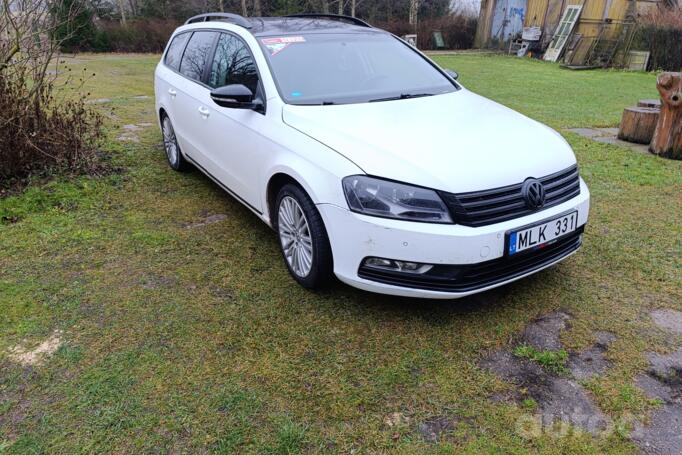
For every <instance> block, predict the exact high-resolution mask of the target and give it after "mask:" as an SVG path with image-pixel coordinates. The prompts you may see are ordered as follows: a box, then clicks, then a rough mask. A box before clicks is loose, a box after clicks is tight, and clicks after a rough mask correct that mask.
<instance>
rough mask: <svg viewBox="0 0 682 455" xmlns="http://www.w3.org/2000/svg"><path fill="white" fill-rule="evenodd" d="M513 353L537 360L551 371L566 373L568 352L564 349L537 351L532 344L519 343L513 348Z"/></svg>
mask: <svg viewBox="0 0 682 455" xmlns="http://www.w3.org/2000/svg"><path fill="white" fill-rule="evenodd" d="M514 355H515V356H517V357H523V358H526V359H530V360H532V361H534V362H537V363H538V364H540V365H541V366H542V367H543V368H546V369H547V370H549V371H551V372H553V373H558V374H564V373H566V361H567V360H568V352H566V350H565V349H560V350H558V351H538V350H537V349H535V348H533V347H532V346H528V345H521V346H517V347H516V348H515V349H514Z"/></svg>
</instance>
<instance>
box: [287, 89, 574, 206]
mask: <svg viewBox="0 0 682 455" xmlns="http://www.w3.org/2000/svg"><path fill="white" fill-rule="evenodd" d="M283 120H284V122H285V123H286V124H288V125H289V126H291V127H293V128H295V129H297V130H299V131H300V132H302V133H304V134H306V135H307V136H310V137H312V138H313V139H315V140H317V141H319V142H321V143H323V144H325V145H326V146H328V147H330V148H332V149H334V150H335V151H336V152H338V153H340V154H342V155H343V156H345V157H346V158H348V159H349V160H351V161H352V162H353V163H355V164H356V165H357V166H358V167H360V168H361V169H362V170H363V171H364V172H365V173H367V174H369V175H374V176H380V177H385V178H389V179H393V180H399V181H402V182H407V183H412V184H415V185H421V186H425V187H429V188H435V189H438V190H443V191H449V192H455V193H459V192H467V191H479V190H483V189H489V188H497V187H501V186H505V185H512V184H516V183H520V182H523V181H524V180H525V179H527V178H528V177H543V176H545V175H548V174H552V173H554V172H557V171H560V170H563V169H565V168H567V167H569V166H572V165H573V164H575V155H574V154H573V150H572V149H571V147H570V146H569V145H568V143H567V142H566V141H565V140H564V139H563V138H562V137H561V135H559V134H558V133H557V132H555V131H554V130H552V129H550V128H548V127H546V126H544V125H542V124H540V123H538V122H536V121H534V120H531V119H529V118H528V117H525V116H523V115H521V114H519V113H518V112H515V111H513V110H511V109H508V108H506V107H504V106H502V105H500V104H497V103H495V102H493V101H490V100H488V99H486V98H483V97H481V96H479V95H476V94H474V93H472V92H469V91H467V90H465V89H462V90H459V91H457V92H453V93H448V94H444V95H437V96H430V97H424V98H413V99H406V100H396V101H384V102H377V103H362V104H346V105H331V106H296V105H285V107H284V109H283Z"/></svg>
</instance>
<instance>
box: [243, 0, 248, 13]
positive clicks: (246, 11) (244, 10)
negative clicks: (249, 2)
mask: <svg viewBox="0 0 682 455" xmlns="http://www.w3.org/2000/svg"><path fill="white" fill-rule="evenodd" d="M248 15H249V10H248V9H247V8H246V0H242V16H244V17H246V16H248Z"/></svg>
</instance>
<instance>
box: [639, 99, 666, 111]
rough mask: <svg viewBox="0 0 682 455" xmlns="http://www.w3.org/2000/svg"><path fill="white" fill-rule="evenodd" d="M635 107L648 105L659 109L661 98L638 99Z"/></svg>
mask: <svg viewBox="0 0 682 455" xmlns="http://www.w3.org/2000/svg"><path fill="white" fill-rule="evenodd" d="M637 107H648V108H650V109H659V110H660V109H661V100H639V103H637Z"/></svg>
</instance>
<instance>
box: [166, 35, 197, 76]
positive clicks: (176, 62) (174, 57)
mask: <svg viewBox="0 0 682 455" xmlns="http://www.w3.org/2000/svg"><path fill="white" fill-rule="evenodd" d="M190 35H191V33H181V34H179V35H175V37H174V38H173V41H171V43H170V46H168V52H166V60H165V63H166V66H168V67H170V68H173V69H174V70H176V71H177V70H179V69H180V59H181V58H182V51H184V50H185V44H187V39H188V38H189V37H190Z"/></svg>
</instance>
